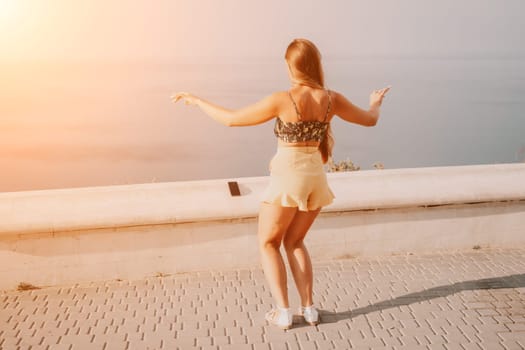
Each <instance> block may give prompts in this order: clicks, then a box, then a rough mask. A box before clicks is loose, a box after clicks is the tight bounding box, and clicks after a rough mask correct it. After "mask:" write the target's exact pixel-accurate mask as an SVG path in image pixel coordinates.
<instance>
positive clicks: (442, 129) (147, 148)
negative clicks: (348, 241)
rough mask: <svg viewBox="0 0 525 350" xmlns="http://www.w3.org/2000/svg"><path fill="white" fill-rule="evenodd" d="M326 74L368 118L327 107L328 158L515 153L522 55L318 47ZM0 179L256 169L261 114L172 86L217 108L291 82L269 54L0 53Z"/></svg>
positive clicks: (424, 158) (392, 163) (520, 141)
mask: <svg viewBox="0 0 525 350" xmlns="http://www.w3.org/2000/svg"><path fill="white" fill-rule="evenodd" d="M324 67H325V75H326V85H327V86H328V87H329V88H330V89H332V90H336V91H338V92H340V93H342V94H344V95H345V96H346V97H347V98H348V99H349V100H350V101H352V103H354V104H356V105H358V106H360V107H362V108H367V107H368V96H369V94H370V92H371V91H372V90H373V89H377V88H382V87H384V86H386V85H392V90H391V91H390V93H389V94H388V95H387V97H386V98H385V100H384V103H383V108H382V112H381V117H380V119H379V122H378V123H377V125H376V126H374V127H363V126H360V125H356V124H351V123H347V122H344V121H342V120H341V119H339V118H335V119H334V121H333V122H332V128H333V131H334V136H335V140H336V144H335V149H334V160H335V161H339V160H351V161H352V162H353V163H354V164H355V165H358V166H360V167H361V169H363V170H367V169H373V164H374V163H376V162H380V163H382V164H383V166H384V168H386V169H392V168H406V167H428V166H454V165H469V164H493V163H513V162H524V161H525V115H524V113H523V111H524V107H525V99H524V98H523V97H524V96H525V62H524V60H521V59H512V58H483V57H470V58H465V57H463V58H461V57H423V58H415V57H397V58H395V57H360V58H356V57H352V58H337V57H327V58H325V60H324ZM0 71H1V73H2V74H1V76H2V81H0V133H1V137H0V170H1V175H0V191H2V192H5V191H21V190H34V189H48V188H67V187H84V186H100V185H119V184H134V183H149V182H166V181H181V180H199V179H216V178H237V177H244V176H265V175H268V162H269V160H270V158H271V157H272V155H273V153H274V152H275V148H276V139H275V137H274V135H273V131H272V129H273V121H270V122H267V123H264V124H261V125H257V126H252V127H234V128H228V127H225V126H223V125H221V124H218V123H217V122H215V121H214V120H213V119H211V118H209V117H207V116H206V115H205V114H204V113H202V112H201V111H200V110H199V109H198V108H196V107H194V106H185V105H183V104H182V103H179V104H176V105H175V104H172V103H171V101H170V95H171V94H172V93H174V92H176V91H188V92H192V93H195V94H197V95H199V96H201V97H203V98H205V99H207V100H209V101H212V102H214V103H217V104H219V105H223V106H225V107H228V108H239V107H243V106H245V105H248V104H250V103H254V102H256V101H258V100H259V99H261V98H263V97H264V96H266V95H268V94H270V93H272V92H274V91H278V90H286V89H288V88H289V87H290V82H289V81H288V77H287V71H286V65H285V63H284V61H282V60H281V59H274V60H273V59H267V60H255V59H247V60H241V59H231V60H227V59H226V60H222V61H221V62H217V61H216V62H209V61H208V62H206V61H202V62H132V63H130V62H118V61H115V62H33V63H11V64H2V65H0Z"/></svg>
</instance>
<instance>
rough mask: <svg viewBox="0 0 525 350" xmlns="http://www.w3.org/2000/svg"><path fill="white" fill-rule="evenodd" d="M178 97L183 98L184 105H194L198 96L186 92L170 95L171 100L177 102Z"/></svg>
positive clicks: (197, 100)
mask: <svg viewBox="0 0 525 350" xmlns="http://www.w3.org/2000/svg"><path fill="white" fill-rule="evenodd" d="M180 99H183V100H184V104H186V105H196V104H197V103H198V102H199V98H198V97H197V96H194V95H192V94H190V93H188V92H177V93H175V94H173V95H172V96H171V101H173V103H177V102H178V101H179V100H180Z"/></svg>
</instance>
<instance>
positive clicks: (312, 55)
mask: <svg viewBox="0 0 525 350" xmlns="http://www.w3.org/2000/svg"><path fill="white" fill-rule="evenodd" d="M284 58H285V59H286V62H287V63H288V66H289V67H290V71H291V73H292V80H293V82H295V83H298V84H301V85H306V86H310V87H313V88H318V89H324V88H325V87H324V73H323V66H322V65H321V53H320V52H319V50H318V49H317V47H316V46H315V45H314V43H312V42H311V41H310V40H307V39H295V40H293V41H292V42H291V43H290V45H288V48H287V49H286V54H285V55H284ZM333 147H334V137H333V135H332V128H331V127H330V124H328V129H327V130H326V135H325V137H324V138H323V140H322V141H321V144H320V145H319V151H321V155H322V157H323V162H324V163H326V162H328V159H330V157H331V156H332V149H333Z"/></svg>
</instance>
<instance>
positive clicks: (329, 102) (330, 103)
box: [323, 89, 332, 123]
mask: <svg viewBox="0 0 525 350" xmlns="http://www.w3.org/2000/svg"><path fill="white" fill-rule="evenodd" d="M326 94H327V95H328V107H327V108H326V114H325V115H324V119H323V123H324V122H325V121H326V118H328V114H329V113H330V108H331V107H332V96H331V95H330V90H328V89H327V90H326Z"/></svg>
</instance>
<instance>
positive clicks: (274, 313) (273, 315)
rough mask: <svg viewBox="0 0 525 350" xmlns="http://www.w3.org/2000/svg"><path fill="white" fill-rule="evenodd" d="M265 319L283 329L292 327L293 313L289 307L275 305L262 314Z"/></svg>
mask: <svg viewBox="0 0 525 350" xmlns="http://www.w3.org/2000/svg"><path fill="white" fill-rule="evenodd" d="M264 318H265V319H266V321H268V322H269V323H270V324H273V325H274V326H277V327H279V328H281V329H283V330H287V329H290V328H292V323H293V314H292V310H291V309H290V308H287V309H285V308H282V307H277V308H276V309H272V310H270V311H268V312H267V313H266V315H265V316H264Z"/></svg>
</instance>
